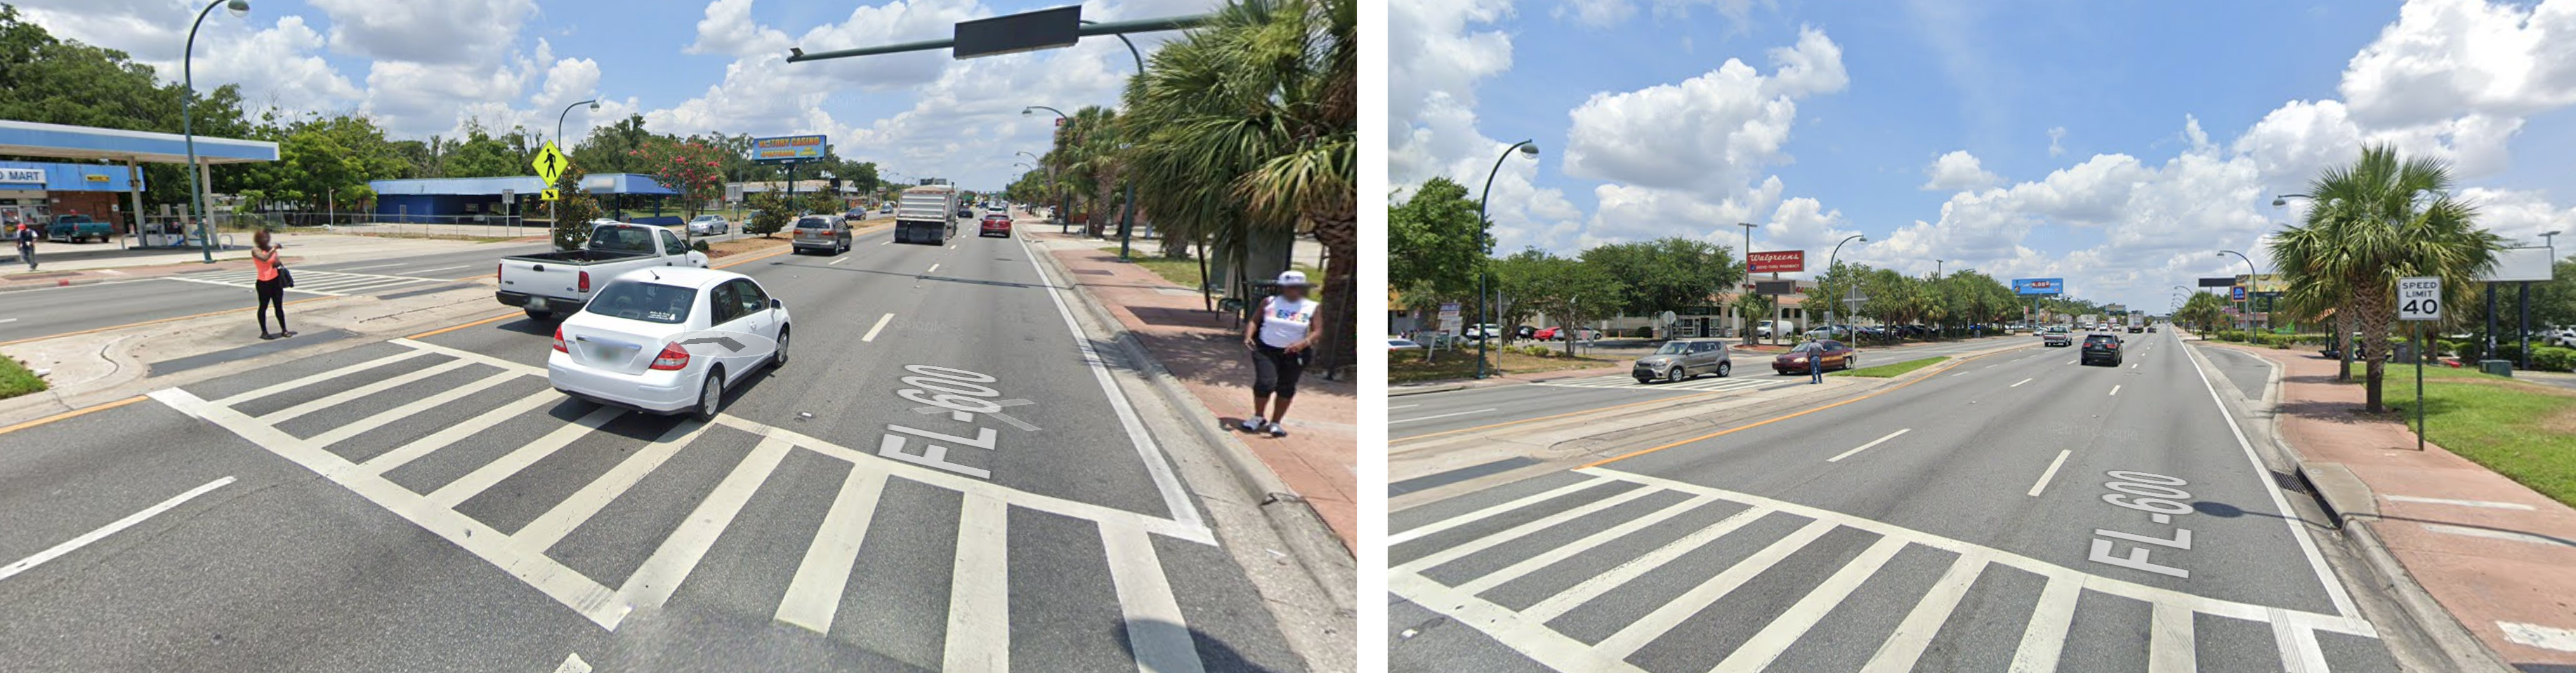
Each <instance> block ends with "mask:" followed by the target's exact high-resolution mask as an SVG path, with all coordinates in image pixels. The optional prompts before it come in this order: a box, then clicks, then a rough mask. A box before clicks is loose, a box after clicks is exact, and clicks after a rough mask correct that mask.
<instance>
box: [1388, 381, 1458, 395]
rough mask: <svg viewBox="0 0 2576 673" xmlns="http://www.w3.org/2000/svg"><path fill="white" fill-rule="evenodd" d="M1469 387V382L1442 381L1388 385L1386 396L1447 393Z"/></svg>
mask: <svg viewBox="0 0 2576 673" xmlns="http://www.w3.org/2000/svg"><path fill="white" fill-rule="evenodd" d="M1467 387H1468V386H1467V384H1464V383H1440V384H1432V385H1424V386H1387V387H1386V396H1387V397H1403V396H1406V395H1425V394H1430V393H1445V392H1449V391H1452V390H1466V389H1467Z"/></svg>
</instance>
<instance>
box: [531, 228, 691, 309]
mask: <svg viewBox="0 0 2576 673" xmlns="http://www.w3.org/2000/svg"><path fill="white" fill-rule="evenodd" d="M706 266H707V255H706V253H703V252H698V251H695V250H690V249H689V247H688V246H686V245H683V244H681V243H680V235H679V234H674V233H671V230H669V229H664V228H661V227H651V226H645V225H641V224H627V223H624V222H618V221H615V220H597V221H594V222H593V224H592V226H591V229H590V242H589V243H588V244H585V245H584V246H583V247H582V249H580V250H570V251H564V252H549V253H544V254H537V255H519V256H515V257H503V258H501V263H500V265H499V266H498V267H497V268H496V270H495V274H496V275H495V277H494V280H495V282H497V283H498V285H499V289H498V291H497V292H496V293H494V297H495V298H496V299H497V300H499V301H500V302H501V303H502V304H503V305H507V306H516V307H519V308H520V309H521V310H524V311H526V312H527V314H528V317H529V318H532V319H536V320H546V319H549V318H553V317H554V316H555V314H557V313H570V312H572V311H575V310H579V309H580V308H581V307H582V305H584V304H588V303H590V298H591V296H592V294H591V291H592V290H593V289H595V284H598V285H604V284H606V283H607V282H608V280H609V279H611V278H617V277H620V276H624V275H626V274H627V273H629V272H633V271H637V270H641V269H659V268H664V267H695V268H706Z"/></svg>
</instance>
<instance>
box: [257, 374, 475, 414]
mask: <svg viewBox="0 0 2576 673" xmlns="http://www.w3.org/2000/svg"><path fill="white" fill-rule="evenodd" d="M473 364H474V362H473V361H471V360H449V361H446V362H441V363H438V364H435V365H430V366H427V367H422V368H420V369H416V370H412V371H409V372H405V373H403V374H402V375H399V376H394V377H391V378H385V379H378V380H376V381H375V382H374V383H369V384H366V385H363V386H358V387H356V388H350V389H348V390H344V391H340V392H337V393H333V394H330V395H325V396H323V397H322V398H320V399H316V400H313V401H311V402H305V403H303V404H298V405H295V406H291V407H287V408H284V409H279V410H277V411H272V412H269V413H268V415H265V416H261V417H259V422H261V423H269V424H276V423H284V422H287V421H289V420H293V419H296V418H301V417H303V416H304V415H305V414H310V413H313V412H316V411H321V410H323V409H329V408H331V407H335V406H339V405H341V404H343V403H346V402H348V401H350V400H355V399H358V398H361V397H366V396H368V395H374V394H376V393H380V392H384V391H387V390H392V389H394V388H398V387H401V386H404V385H409V384H411V383H414V382H418V381H420V380H422V379H426V378H430V377H433V376H437V375H440V374H445V373H448V372H452V371H456V370H459V369H464V368H466V367H469V366H472V365H473Z"/></svg>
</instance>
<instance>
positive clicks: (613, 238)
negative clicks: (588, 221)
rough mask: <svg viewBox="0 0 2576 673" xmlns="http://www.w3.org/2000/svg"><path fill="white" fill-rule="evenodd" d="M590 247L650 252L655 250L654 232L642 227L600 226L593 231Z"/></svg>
mask: <svg viewBox="0 0 2576 673" xmlns="http://www.w3.org/2000/svg"><path fill="white" fill-rule="evenodd" d="M590 249H592V250H606V251H610V252H644V253H649V252H652V251H653V232H652V231H650V230H647V229H644V228H642V227H600V228H599V229H597V230H594V231H592V233H591V236H590Z"/></svg>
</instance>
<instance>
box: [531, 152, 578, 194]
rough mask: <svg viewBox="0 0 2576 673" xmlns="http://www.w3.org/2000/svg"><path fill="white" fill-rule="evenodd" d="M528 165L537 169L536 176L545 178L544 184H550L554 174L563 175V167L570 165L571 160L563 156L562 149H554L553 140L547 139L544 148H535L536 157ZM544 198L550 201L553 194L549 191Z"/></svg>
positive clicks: (553, 180)
mask: <svg viewBox="0 0 2576 673" xmlns="http://www.w3.org/2000/svg"><path fill="white" fill-rule="evenodd" d="M528 165H529V166H531V167H534V168H536V169H537V177H540V178H545V180H546V184H550V185H551V184H554V182H555V177H556V176H560V175H563V172H564V168H565V167H567V166H571V165H572V160H570V159H566V158H564V154H563V151H562V150H557V149H555V142H554V141H552V140H548V141H546V146H545V148H544V149H540V150H537V158H536V159H535V160H534V161H530V162H528ZM550 192H551V190H550ZM546 200H548V201H552V200H554V196H553V195H552V194H551V193H549V194H548V195H547V196H546Z"/></svg>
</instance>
